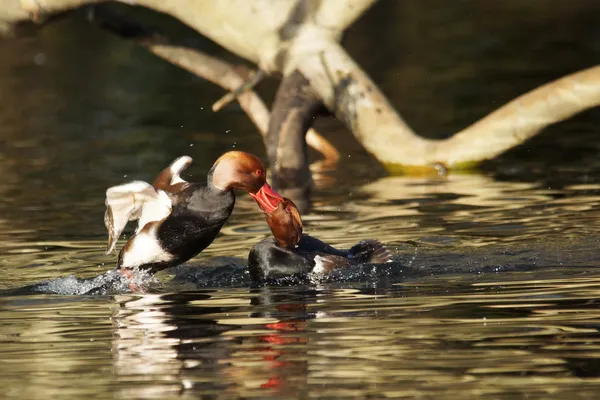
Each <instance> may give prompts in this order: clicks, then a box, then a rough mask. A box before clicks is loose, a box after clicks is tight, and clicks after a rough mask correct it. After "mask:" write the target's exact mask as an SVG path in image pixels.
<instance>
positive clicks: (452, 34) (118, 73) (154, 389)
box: [0, 0, 600, 399]
mask: <svg viewBox="0 0 600 400" xmlns="http://www.w3.org/2000/svg"><path fill="white" fill-rule="evenodd" d="M448 4H449V3H447V2H445V1H441V0H438V1H432V0H429V1H425V2H420V1H416V0H415V1H403V2H398V1H393V0H389V1H382V2H381V3H380V4H378V5H377V6H376V7H374V8H373V9H372V10H371V11H370V12H369V14H368V15H367V16H365V18H364V19H363V20H361V21H360V22H359V23H357V25H356V26H354V27H353V28H352V29H351V30H350V32H349V33H348V35H347V36H346V38H345V45H346V47H347V48H348V49H349V50H350V52H351V53H352V54H353V55H354V56H355V57H356V59H357V60H358V61H359V62H360V63H361V64H362V65H363V66H364V67H365V68H366V69H367V71H368V72H369V73H370V74H371V75H372V77H373V78H374V79H375V80H376V81H377V83H378V84H380V85H381V87H382V89H383V90H384V91H385V92H386V94H387V95H388V96H389V97H390V99H391V100H392V101H393V103H394V104H395V105H396V106H397V108H398V109H399V110H400V111H401V112H402V113H403V116H404V117H405V118H406V120H407V121H408V122H409V123H410V124H411V125H412V126H414V127H415V129H416V130H417V131H419V132H422V133H423V134H424V135H427V136H432V137H444V136H446V135H448V134H451V133H452V132H454V131H456V130H458V129H460V128H462V127H464V126H465V125H468V124H470V123H472V122H474V121H475V120H477V119H478V118H480V117H482V116H483V115H485V114H486V113H488V112H490V111H491V110H493V109H494V108H496V107H498V106H500V105H501V104H503V103H505V102H506V101H508V100H510V99H512V98H514V97H515V96H517V95H519V94H521V93H523V92H525V91H527V90H529V89H531V88H533V87H535V86H536V85H539V84H542V83H544V82H546V81H548V80H551V79H554V78H557V77H559V76H561V75H564V74H566V73H569V72H573V71H576V70H578V69H582V68H585V67H588V66H591V65H594V64H596V63H598V60H599V59H600V47H598V44H597V43H596V42H597V40H595V38H596V37H597V36H598V34H600V30H599V29H598V23H597V16H598V15H600V4H598V3H597V2H595V1H591V0H590V1H584V0H579V1H577V2H553V1H551V0H545V1H543V0H531V1H528V2H522V1H517V0H514V1H504V2H488V1H485V0H478V1H475V0H471V1H456V2H453V3H452V6H448ZM80 17H81V16H78V15H73V16H72V17H69V18H66V19H63V20H59V21H57V22H55V23H53V24H51V25H50V26H48V27H45V28H43V29H42V30H38V31H35V32H32V33H28V34H26V35H25V36H23V37H20V38H16V39H4V40H1V41H0V105H1V107H0V127H1V129H0V176H2V179H0V254H1V257H0V267H1V268H2V272H3V274H2V279H1V280H0V321H1V322H0V342H1V343H2V345H1V346H0V359H1V360H2V361H3V362H2V363H0V387H1V388H2V389H3V393H2V396H4V397H5V398H14V399H34V398H44V399H46V398H69V399H78V398H97V399H105V398H106V399H108V398H127V399H137V398H139V399H147V398H157V399H167V398H353V399H366V398H436V399H472V398H483V397H485V398H502V399H522V398H543V399H547V398H557V399H559V398H560V399H580V398H581V399H588V398H589V399H593V398H597V394H598V393H599V391H600V333H599V329H600V307H599V306H600V300H599V298H600V273H599V272H598V270H596V268H598V267H599V266H600V257H598V256H597V247H598V240H599V239H600V224H599V222H600V218H599V217H600V215H599V212H598V209H599V204H600V157H599V156H598V155H599V154H600V139H599V137H600V135H599V134H600V129H599V128H598V127H599V126H600V114H599V113H598V112H597V111H594V110H592V111H590V112H587V113H585V114H584V115H581V116H578V117H576V118H574V119H573V120H571V121H567V122H565V123H562V124H559V125H557V126H555V127H552V128H551V129H548V131H547V132H544V133H543V134H542V135H540V136H539V137H537V138H534V139H533V140H531V141H530V142H528V143H526V144H525V145H523V146H521V147H520V148H518V149H515V150H512V151H510V152H508V153H507V154H505V155H503V156H502V157H500V158H499V159H498V160H494V161H493V162H490V163H488V164H486V165H484V166H483V167H482V168H481V169H480V170H479V171H473V172H470V173H453V174H450V175H449V176H447V177H432V176H426V177H407V176H386V174H385V172H384V171H383V169H382V168H381V167H380V166H379V165H377V164H376V163H375V162H374V161H373V160H372V159H371V158H370V157H369V156H368V155H366V154H365V153H364V152H363V151H362V150H361V149H360V146H359V145H358V144H356V143H355V142H354V141H353V139H350V137H349V133H348V132H347V131H346V130H345V129H344V128H343V127H342V126H341V125H340V124H339V123H338V122H336V121H334V120H332V119H330V118H323V119H321V120H320V121H318V123H317V127H318V128H319V130H320V131H321V132H323V133H324V134H325V135H326V136H327V137H329V138H330V139H331V140H332V141H333V142H334V143H335V144H336V145H337V146H338V147H339V149H340V151H341V153H342V155H343V157H342V160H341V162H340V164H339V166H338V167H337V169H335V170H327V171H320V172H319V173H317V174H315V189H314V191H313V195H312V198H311V202H312V204H311V207H310V210H309V211H308V212H307V213H305V215H304V220H305V225H306V231H307V233H310V234H312V235H314V236H317V237H319V238H321V239H323V240H325V241H327V242H329V243H331V244H332V245H335V246H339V247H348V246H351V245H352V244H354V243H356V242H357V241H359V240H361V239H367V238H376V239H379V240H381V241H382V242H384V243H386V244H387V245H388V247H389V248H390V249H391V250H392V251H393V253H394V261H393V262H392V263H388V264H385V265H375V266H373V265H362V266H356V267H352V268H350V269H348V270H346V271H343V272H341V273H338V274H336V275H334V276H332V277H331V278H330V279H328V280H325V281H322V282H315V283H314V284H312V285H309V286H285V287H261V288H255V287H252V286H251V285H250V282H249V278H248V276H247V274H246V273H245V263H246V261H245V259H246V256H247V254H248V251H249V249H250V247H251V246H252V245H253V244H254V243H256V242H258V241H259V240H261V239H262V238H265V237H267V236H268V235H269V231H268V228H267V226H266V224H265V223H264V219H263V217H262V216H261V215H260V213H259V212H258V211H257V209H256V206H255V205H254V203H253V202H252V201H251V199H249V197H248V196H247V195H242V194H240V195H239V196H238V201H237V204H236V209H235V211H234V214H233V216H232V218H231V219H230V221H229V222H228V224H227V225H226V226H225V228H224V229H223V230H222V233H221V235H220V236H219V238H218V239H217V241H215V242H214V243H213V244H212V245H211V246H210V247H209V248H208V249H207V250H206V251H204V252H203V253H202V254H201V255H200V256H198V257H196V258H195V259H194V260H192V261H190V262H189V263H186V264H185V265H183V266H180V267H177V268H173V269H171V270H169V271H165V272H163V273H160V274H159V275H158V276H157V277H156V279H154V281H153V282H151V283H150V284H149V286H148V289H147V291H146V292H147V293H144V294H131V293H127V292H128V290H127V286H126V285H121V286H119V285H118V284H116V286H114V287H113V290H112V292H111V293H109V294H102V293H104V292H102V291H100V290H96V289H97V286H98V282H106V281H107V280H111V279H117V278H115V277H114V274H113V273H112V272H111V270H112V268H113V266H114V263H115V256H114V255H112V256H106V255H104V251H103V250H104V246H105V241H106V232H105V228H104V223H103V213H104V191H105V189H106V188H107V187H109V186H112V185H115V184H118V183H121V182H124V181H127V180H132V179H143V180H149V179H152V178H153V176H154V175H155V173H156V172H158V171H159V170H160V169H162V168H163V167H164V166H165V165H167V164H168V163H169V162H170V161H171V160H172V159H174V158H175V157H177V156H179V155H181V154H189V155H191V156H192V157H193V158H194V160H195V161H194V164H193V165H192V167H191V168H190V171H189V174H188V175H187V178H188V179H189V180H192V181H193V180H203V179H204V176H205V174H206V172H207V170H208V168H209V167H210V165H211V164H212V162H213V160H214V159H216V157H217V156H218V155H219V154H220V153H222V152H223V151H226V150H228V149H231V148H236V149H243V150H248V151H252V152H255V153H257V154H261V155H262V154H264V152H263V149H262V147H261V146H262V145H261V142H260V140H259V136H258V134H257V133H256V131H255V128H254V127H253V126H252V125H251V123H250V122H249V121H248V119H247V118H246V117H245V115H243V114H242V113H241V112H239V110H237V108H236V107H230V108H228V109H227V110H225V111H223V112H221V113H218V114H213V113H212V112H211V111H210V106H211V104H212V103H213V102H214V101H215V100H216V99H217V98H218V97H220V96H221V95H222V91H221V90H220V89H218V88H216V87H214V86H211V85H210V84H208V83H206V82H203V81H201V80H199V79H197V78H195V77H193V76H191V75H188V74H186V73H184V72H182V71H179V70H178V69H176V68H174V67H171V66H169V65H167V64H165V63H163V62H162V61H160V60H157V59H155V58H153V57H152V56H150V55H148V54H147V53H146V52H145V51H144V50H142V49H140V48H137V47H135V46H133V45H130V44H128V43H125V42H122V41H120V40H119V39H116V38H114V37H112V36H109V35H108V34H106V33H103V32H101V31H98V30H96V29H95V28H93V27H91V26H88V25H87V24H86V23H84V22H82V21H81V19H80ZM184 34H188V33H185V32H184ZM190 40H192V41H193V40H196V42H197V43H196V44H198V45H199V46H203V47H204V48H206V49H207V51H210V52H213V53H215V52H219V51H220V50H218V49H216V48H215V46H214V45H211V44H210V43H205V42H202V41H201V40H199V39H193V38H191V39H190ZM374 41H376V42H377V43H378V44H379V47H374V46H373V42H374ZM273 87H274V84H273V82H270V83H269V82H267V83H266V84H265V85H263V86H262V87H261V89H260V90H261V94H263V95H264V96H265V97H266V98H270V97H271V96H272V89H273ZM131 228H132V227H130V229H131ZM120 244H122V242H120ZM117 281H118V279H117ZM117 281H115V282H117ZM117 283H119V282H117ZM57 293H58V294H57Z"/></svg>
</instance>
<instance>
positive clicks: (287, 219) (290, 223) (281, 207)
mask: <svg viewBox="0 0 600 400" xmlns="http://www.w3.org/2000/svg"><path fill="white" fill-rule="evenodd" d="M261 208H262V207H261ZM263 211H264V212H265V217H266V219H267V224H269V228H271V233H272V234H273V237H274V238H275V241H276V242H277V245H278V246H280V247H285V248H294V247H295V246H296V245H297V244H298V242H299V241H300V237H301V236H302V218H301V217H300V212H299V211H298V208H297V207H296V205H295V204H294V203H293V202H292V201H291V200H290V199H288V198H285V197H284V198H283V201H281V202H280V203H279V204H278V205H277V208H276V209H275V210H273V211H271V212H267V211H266V210H264V209H263Z"/></svg>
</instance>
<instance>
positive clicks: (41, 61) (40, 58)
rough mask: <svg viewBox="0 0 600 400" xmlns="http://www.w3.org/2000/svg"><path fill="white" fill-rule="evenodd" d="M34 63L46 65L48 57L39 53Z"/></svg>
mask: <svg viewBox="0 0 600 400" xmlns="http://www.w3.org/2000/svg"><path fill="white" fill-rule="evenodd" d="M33 63H34V64H35V65H44V64H46V55H45V54H44V53H37V54H36V55H35V56H33Z"/></svg>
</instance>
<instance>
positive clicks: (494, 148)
mask: <svg viewBox="0 0 600 400" xmlns="http://www.w3.org/2000/svg"><path fill="white" fill-rule="evenodd" d="M122 2H123V3H127V4H129V5H132V6H142V7H147V8H151V9H153V10H155V11H158V12H162V13H166V14H169V15H171V16H172V17H174V18H176V19H178V20H180V21H181V22H182V23H184V24H186V25H188V26H190V27H191V28H193V29H195V30H196V31H197V32H198V33H200V34H202V35H204V36H206V37H208V38H210V39H212V40H213V41H215V42H216V43H218V44H219V45H221V46H223V47H224V48H226V49H228V50H229V51H231V52H232V53H234V54H236V55H237V56H239V57H242V58H244V59H246V60H248V61H250V62H252V63H254V64H256V65H257V67H258V70H259V71H263V72H264V73H266V74H270V75H276V76H278V75H282V76H283V77H284V78H283V83H282V87H281V89H280V91H279V92H278V96H277V102H276V104H275V106H274V111H275V113H274V115H273V116H272V118H271V119H270V122H269V112H268V111H267V109H266V108H265V107H264V104H262V102H261V101H260V99H258V97H257V96H256V95H255V94H254V93H253V92H252V91H251V86H252V84H254V83H256V82H251V84H248V85H245V86H244V83H245V82H246V80H247V79H246V78H247V77H243V76H241V75H240V74H239V73H238V72H236V69H235V68H233V66H231V65H229V64H227V63H224V62H223V61H221V60H216V59H214V58H212V57H209V56H206V55H203V54H202V53H199V52H197V51H191V50H190V49H185V48H181V47H178V46H176V45H174V44H172V43H169V42H168V41H166V40H162V41H156V40H155V41H153V40H148V38H146V39H145V40H140V44H143V45H145V46H146V47H147V48H148V49H149V50H150V51H152V52H154V53H155V54H157V55H159V56H160V57H163V58H165V59H167V60H169V61H171V62H173V63H175V64H177V65H180V66H182V67H183V68H186V69H188V70H190V71H192V72H194V73H196V74H198V75H199V76H201V77H204V78H206V79H209V80H211V81H213V82H215V83H217V84H219V85H221V86H223V87H224V88H226V89H227V90H229V91H231V92H234V93H233V95H232V96H229V97H237V99H238V101H239V102H240V104H241V106H242V107H243V108H244V110H245V111H246V112H247V113H248V115H249V116H250V117H251V118H252V119H253V121H254V122H255V124H256V125H257V127H258V128H259V131H260V132H262V133H263V135H264V137H265V138H266V139H265V143H266V145H267V153H268V155H269V158H270V161H271V162H272V165H273V166H274V170H275V172H276V174H278V176H280V177H285V178H286V179H289V177H290V176H293V179H294V180H293V181H294V182H296V183H297V184H306V182H307V174H308V167H307V165H306V164H307V158H306V150H305V144H304V141H303V138H304V131H305V130H306V129H308V128H309V127H310V125H311V122H312V120H313V118H314V116H315V113H316V112H317V110H318V108H319V106H320V104H323V105H324V106H325V107H326V108H327V109H328V110H329V111H330V112H331V113H333V114H334V115H335V116H336V117H337V118H338V119H340V120H341V121H343V122H344V123H345V124H346V126H347V127H348V129H349V130H350V131H351V132H352V133H353V134H354V135H355V136H356V138H357V139H358V140H359V141H360V142H361V143H362V145H363V146H364V147H365V148H366V149H367V150H368V151H369V152H370V153H371V154H372V155H373V156H374V157H376V158H377V159H378V160H379V161H380V162H382V163H383V164H384V165H385V166H387V167H388V169H390V170H392V171H395V170H398V171H404V172H406V171H414V170H420V169H423V168H432V167H435V166H438V167H439V166H440V165H443V166H444V167H447V168H451V169H452V168H464V167H471V166H473V165H476V164H477V163H479V162H481V161H483V160H486V159H490V158H493V157H496V156H497V155H499V154H501V153H502V152H504V151H506V150H508V149H510V148H512V147H514V146H517V145H519V144H520V143H522V142H524V141H525V140H527V139H528V138H530V137H532V136H534V135H535V134H537V133H538V132H540V131H541V130H542V129H543V128H545V127H547V126H548V125H550V124H553V123H556V122H559V121H562V120H564V119H567V118H569V117H571V116H573V115H574V114H576V113H579V112H581V111H583V110H586V109H589V108H591V107H595V106H597V105H598V104H600V67H594V68H590V69H587V70H584V71H580V72H575V73H573V74H572V75H569V76H566V77H563V78H561V79H558V80H556V81H554V82H551V83H548V84H546V85H543V86H541V87H539V88H537V89H534V90H532V91H531V92H529V93H526V94H524V95H522V96H520V97H518V98H517V99H515V100H513V101H511V102H509V103H508V104H506V105H505V106H503V107H501V108H500V109H498V110H496V111H494V112H492V113H491V114H490V115H488V116H486V117H485V118H483V119H482V120H480V121H478V122H476V123H474V124H472V125H471V126H469V127H467V128H465V129H464V130H462V131H460V132H457V133H455V134H454V135H453V136H451V137H449V138H448V139H444V140H430V139H425V138H423V137H420V136H418V135H417V134H416V133H415V132H413V131H412V130H411V129H410V127H409V126H408V125H407V124H406V123H405V122H404V120H403V119H402V117H401V116H400V114H399V113H398V112H397V111H396V110H394V108H393V106H392V105H391V104H390V103H389V102H388V101H387V99H386V98H385V96H384V95H383V94H382V92H381V91H380V90H379V88H378V87H377V85H376V84H375V83H373V82H372V81H371V79H370V78H369V77H368V76H367V75H366V73H365V72H364V71H363V70H362V69H361V68H360V66H359V65H357V64H356V62H354V60H353V59H352V58H351V57H350V56H349V55H348V54H347V52H346V51H345V50H344V49H343V47H342V46H341V45H340V44H339V41H340V38H341V35H342V33H343V32H344V30H345V29H346V28H347V27H348V26H350V25H351V24H352V23H353V22H354V21H355V20H356V19H357V18H359V17H360V16H361V15H363V14H364V13H365V12H366V11H367V10H368V9H369V8H370V7H371V6H372V5H373V3H374V2H375V0H345V1H331V0H277V1H272V0H218V1H214V0H129V1H122ZM96 3H99V0H3V1H2V2H1V3H0V22H2V23H3V24H4V26H10V25H11V24H13V23H15V22H19V21H34V22H38V23H43V22H44V21H47V20H48V19H49V18H52V17H53V16H55V15H57V14H60V13H63V12H66V11H69V10H72V9H76V8H79V7H82V6H89V5H93V4H96ZM97 7H102V6H97ZM109 22H110V21H109ZM108 25H110V24H108ZM215 71H221V72H218V73H217V72H215ZM223 71H227V72H223ZM221 73H223V76H225V78H223V77H222V76H221V75H220V74H221ZM248 76H250V77H251V76H252V74H248ZM255 80H256V81H257V80H258V79H255ZM240 87H244V89H248V88H250V89H248V90H237V89H238V88H240ZM290 93H294V95H291V94H290ZM225 101H226V100H225ZM290 110H291V112H290ZM288 114H289V115H288ZM306 140H307V141H308V143H309V145H311V146H312V147H319V146H321V147H323V148H325V150H323V151H324V152H325V153H328V154H329V157H330V158H329V159H330V160H334V159H336V157H337V154H336V152H335V149H332V148H331V147H330V146H329V145H328V143H327V142H326V141H325V140H324V139H323V138H322V137H320V136H319V135H316V134H315V133H314V132H312V133H311V132H309V134H308V135H307V136H306ZM290 153H294V157H288V156H289V154H290Z"/></svg>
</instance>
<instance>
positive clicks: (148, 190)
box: [104, 181, 171, 254]
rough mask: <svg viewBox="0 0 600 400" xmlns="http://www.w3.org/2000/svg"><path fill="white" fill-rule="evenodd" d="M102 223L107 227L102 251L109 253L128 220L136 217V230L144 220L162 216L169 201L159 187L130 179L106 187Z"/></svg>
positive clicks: (165, 213) (169, 205)
mask: <svg viewBox="0 0 600 400" xmlns="http://www.w3.org/2000/svg"><path fill="white" fill-rule="evenodd" d="M105 204H106V212H105V213H104V224H105V225H106V229H107V230H108V244H107V246H106V254H110V253H111V252H112V251H113V250H114V249H115V246H116V244H117V240H118V239H119V236H121V233H122V232H123V229H125V226H126V225H127V222H128V221H133V220H136V219H139V223H138V228H137V230H136V233H137V232H138V231H139V230H140V229H142V228H143V227H144V225H146V224H147V223H148V222H151V221H158V220H161V219H163V218H166V216H167V215H169V213H170V212H171V200H170V199H169V197H168V196H167V195H166V193H165V192H163V191H162V190H156V189H155V188H154V187H153V186H152V185H150V184H149V183H147V182H143V181H133V182H129V183H126V184H124V185H119V186H113V187H111V188H108V190H106V202H105Z"/></svg>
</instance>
